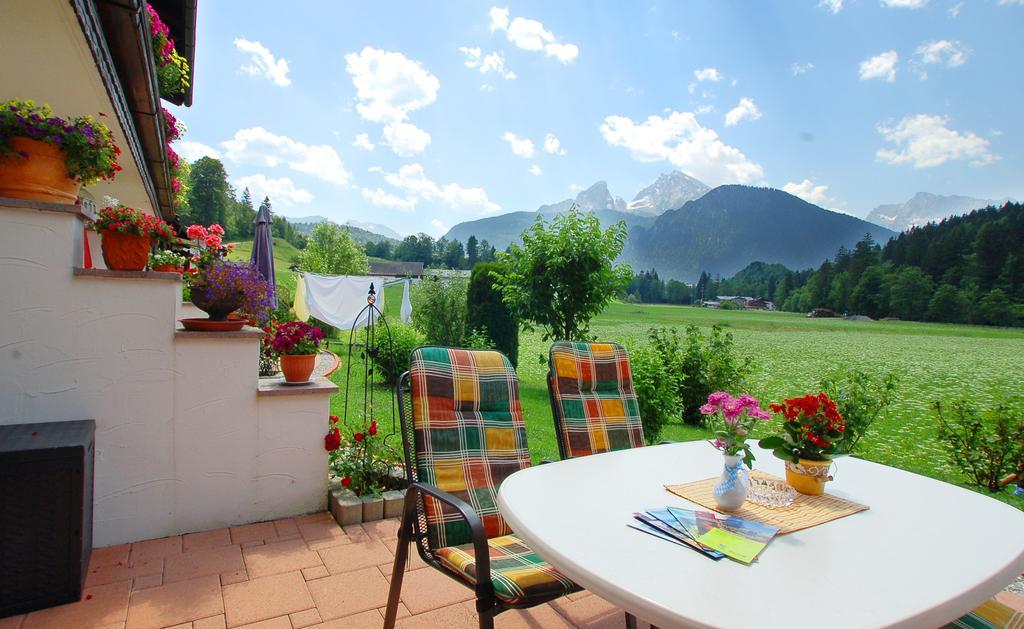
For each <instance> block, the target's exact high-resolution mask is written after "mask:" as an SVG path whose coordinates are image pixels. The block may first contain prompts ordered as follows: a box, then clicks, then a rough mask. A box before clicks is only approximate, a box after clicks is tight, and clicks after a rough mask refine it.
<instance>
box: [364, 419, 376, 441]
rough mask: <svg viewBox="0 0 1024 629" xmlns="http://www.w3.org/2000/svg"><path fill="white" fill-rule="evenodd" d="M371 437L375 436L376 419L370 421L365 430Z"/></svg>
mask: <svg viewBox="0 0 1024 629" xmlns="http://www.w3.org/2000/svg"><path fill="white" fill-rule="evenodd" d="M366 432H367V434H369V435H370V436H371V437H375V436H377V422H376V420H374V421H372V422H370V429H369V430H367V431H366Z"/></svg>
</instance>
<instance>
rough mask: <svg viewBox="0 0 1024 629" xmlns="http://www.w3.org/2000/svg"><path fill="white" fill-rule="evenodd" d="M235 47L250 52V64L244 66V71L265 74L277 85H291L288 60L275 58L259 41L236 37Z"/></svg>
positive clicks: (253, 74)
mask: <svg viewBox="0 0 1024 629" xmlns="http://www.w3.org/2000/svg"><path fill="white" fill-rule="evenodd" d="M235 48H237V49H239V50H240V51H242V52H245V53H248V54H249V65H245V66H242V71H243V72H245V73H246V74H248V75H249V76H265V77H267V78H268V79H270V80H271V81H272V82H273V83H274V84H275V85H280V86H281V87H285V86H287V85H291V82H292V81H291V79H289V78H288V62H287V61H286V60H284V59H275V58H274V55H273V53H271V52H270V51H269V50H267V48H266V46H264V45H263V44H261V43H259V42H258V41H250V40H248V39H242V38H236V39H235Z"/></svg>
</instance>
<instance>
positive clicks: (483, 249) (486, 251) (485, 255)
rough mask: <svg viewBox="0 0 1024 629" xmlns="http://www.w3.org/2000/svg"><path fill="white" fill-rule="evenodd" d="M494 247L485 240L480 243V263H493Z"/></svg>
mask: <svg viewBox="0 0 1024 629" xmlns="http://www.w3.org/2000/svg"><path fill="white" fill-rule="evenodd" d="M496 257H497V256H496V255H495V251H494V247H492V246H491V243H489V242H487V240H486V239H485V240H481V241H480V261H481V262H494V260H495V258H496Z"/></svg>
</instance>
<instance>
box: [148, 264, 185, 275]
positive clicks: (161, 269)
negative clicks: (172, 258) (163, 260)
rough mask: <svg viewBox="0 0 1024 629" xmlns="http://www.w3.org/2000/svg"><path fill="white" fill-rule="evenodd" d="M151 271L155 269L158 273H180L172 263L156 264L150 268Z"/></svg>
mask: <svg viewBox="0 0 1024 629" xmlns="http://www.w3.org/2000/svg"><path fill="white" fill-rule="evenodd" d="M150 270H151V271H157V272H158V273H181V271H179V270H178V267H177V266H175V265H173V264H157V265H155V266H153V267H152V268H150Z"/></svg>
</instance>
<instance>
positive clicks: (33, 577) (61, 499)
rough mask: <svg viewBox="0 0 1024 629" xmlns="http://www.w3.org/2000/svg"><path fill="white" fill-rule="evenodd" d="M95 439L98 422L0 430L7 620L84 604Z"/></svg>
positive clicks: (1, 586)
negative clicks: (59, 606) (12, 616)
mask: <svg viewBox="0 0 1024 629" xmlns="http://www.w3.org/2000/svg"><path fill="white" fill-rule="evenodd" d="M95 433H96V422H95V421H93V420H91V419H86V420H80V421H63V422H42V423H38V424H11V425H7V426H0V618H3V617H5V616H10V615H13V614H22V613H25V612H30V611H33V610H36V609H42V608H44V607H52V606H54V605H61V604H63V603H70V602H72V601H77V600H79V599H80V598H81V596H82V586H83V584H84V583H85V577H86V573H87V571H88V569H89V556H90V554H91V553H92V491H93V457H94V442H95Z"/></svg>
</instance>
